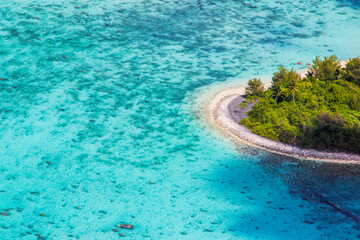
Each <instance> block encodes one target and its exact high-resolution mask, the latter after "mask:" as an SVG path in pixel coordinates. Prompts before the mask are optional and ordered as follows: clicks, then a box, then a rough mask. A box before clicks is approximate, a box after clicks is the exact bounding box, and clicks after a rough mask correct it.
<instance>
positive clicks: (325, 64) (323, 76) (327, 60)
mask: <svg viewBox="0 0 360 240" xmlns="http://www.w3.org/2000/svg"><path fill="white" fill-rule="evenodd" d="M313 63H314V64H313V66H312V67H311V68H310V69H309V71H308V73H307V76H313V77H315V78H317V79H319V80H329V81H334V80H336V79H338V76H339V74H340V68H341V65H340V62H339V60H338V58H337V57H336V56H335V55H332V56H330V57H324V60H321V59H320V57H319V56H316V58H315V60H314V61H313Z"/></svg>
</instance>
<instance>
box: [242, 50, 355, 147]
mask: <svg viewBox="0 0 360 240" xmlns="http://www.w3.org/2000/svg"><path fill="white" fill-rule="evenodd" d="M313 63H314V64H313V66H312V67H311V68H310V69H309V71H308V73H307V77H306V78H303V79H301V77H300V75H299V74H298V73H296V72H295V71H294V70H287V69H285V68H284V67H282V66H280V67H279V69H278V72H276V73H274V75H273V78H272V86H271V87H270V88H269V89H268V90H267V91H265V92H264V93H262V94H260V95H257V96H258V97H260V98H259V101H258V103H257V104H256V105H255V106H254V108H253V109H252V111H250V112H249V113H248V116H249V118H248V119H243V120H242V121H241V124H243V125H245V126H246V127H248V128H249V129H251V130H252V131H253V132H254V133H256V134H259V135H261V136H264V137H267V138H270V139H274V140H277V141H281V142H284V143H290V144H296V145H299V146H302V147H305V148H318V149H329V150H334V151H349V152H354V153H360V58H359V57H358V58H353V59H350V60H349V62H348V63H347V64H346V66H345V68H341V66H340V63H339V61H338V59H337V57H336V56H331V57H326V58H324V59H323V60H322V59H320V58H319V57H317V58H316V59H315V60H314V61H313ZM250 83H251V84H252V85H256V86H263V85H262V83H261V81H260V83H259V82H258V81H256V84H254V81H252V82H250V81H249V89H254V88H253V87H252V86H251V87H250ZM255 89H258V88H255ZM249 93H252V95H255V94H254V92H250V91H249Z"/></svg>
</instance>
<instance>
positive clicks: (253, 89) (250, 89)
mask: <svg viewBox="0 0 360 240" xmlns="http://www.w3.org/2000/svg"><path fill="white" fill-rule="evenodd" d="M264 93H265V86H264V83H262V82H261V80H260V79H258V78H253V79H250V80H249V81H248V86H247V87H246V88H245V94H247V95H250V96H257V97H261V96H263V95H264Z"/></svg>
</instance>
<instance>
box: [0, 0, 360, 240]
mask: <svg viewBox="0 0 360 240" xmlns="http://www.w3.org/2000/svg"><path fill="white" fill-rule="evenodd" d="M359 10H360V6H359V4H358V3H357V1H345V0H344V1H335V0H318V1H314V0H300V1H290V0H283V1H282V2H281V1H277V2H276V1H270V0H262V1H259V0H247V1H243V0H233V1H231V0H222V1H215V0H183V1H182V0H144V1H134V0H131V1H124V0H103V1H100V0H92V1H90V0H78V1H65V0H48V1H32V0H17V1H15V0H8V1H5V0H2V1H0V78H1V80H0V100H1V102H0V122H1V124H0V212H1V213H2V214H0V239H26V240H33V239H61V240H63V239H86V240H87V239H104V240H108V239H120V238H122V236H121V235H120V234H125V236H124V239H196V240H198V239H226V240H227V239H274V240H275V239H281V240H282V239H284V240H285V239H356V238H357V237H358V236H359V234H360V231H359V228H358V227H359V221H358V216H360V208H359V206H360V168H359V167H357V166H346V165H336V164H328V163H315V162H309V161H301V160H296V159H293V158H287V157H281V156H279V155H276V154H269V153H267V152H264V151H260V150H256V149H253V148H250V147H247V146H245V145H244V146H236V145H234V144H233V143H231V142H228V141H226V140H225V139H224V138H221V137H219V136H218V135H216V134H214V132H213V131H212V130H211V129H210V128H207V127H206V124H204V123H203V122H202V120H201V117H199V115H198V114H195V112H196V109H193V108H192V107H191V106H194V105H195V104H194V101H195V99H196V98H197V95H198V94H199V92H200V90H199V89H202V88H203V87H205V86H209V85H212V84H216V83H220V82H225V81H233V80H234V79H240V80H239V84H245V82H246V80H247V79H248V78H250V77H252V76H255V75H264V74H270V73H272V72H274V71H275V70H276V67H277V66H278V65H280V64H282V65H284V66H286V67H289V68H291V67H294V68H295V69H299V68H304V67H305V66H306V65H305V64H306V63H308V62H311V60H312V59H313V58H314V57H315V56H316V55H319V56H328V55H331V54H336V55H337V56H339V57H340V58H341V59H345V58H349V57H355V56H357V55H359V54H360V31H359V30H360V15H359ZM297 62H301V63H303V65H298V64H297ZM334 206H337V208H336V207H334ZM7 215H8V216H7ZM41 215H43V216H41ZM123 223H127V224H132V225H134V226H135V228H134V229H133V230H127V229H120V228H118V227H116V225H117V224H123ZM114 228H116V229H119V231H118V232H115V231H113V229H114Z"/></svg>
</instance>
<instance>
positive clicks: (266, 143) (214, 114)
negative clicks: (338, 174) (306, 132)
mask: <svg viewBox="0 0 360 240" xmlns="http://www.w3.org/2000/svg"><path fill="white" fill-rule="evenodd" d="M341 64H342V65H344V64H345V61H342V62H341ZM306 72H307V71H306V70H303V71H301V72H300V73H301V75H302V76H305V74H306ZM265 82H266V85H265V86H266V87H269V86H270V82H268V81H265ZM244 94H245V87H231V88H228V89H224V90H221V91H218V92H217V93H216V94H213V97H212V98H211V100H210V101H209V102H208V105H207V107H206V108H205V111H206V113H205V115H206V118H207V121H208V122H210V123H212V124H213V125H214V126H215V127H216V128H217V129H218V130H220V131H221V132H222V133H224V134H226V135H227V136H230V137H232V138H233V139H234V140H236V141H241V142H243V143H246V144H249V145H251V146H254V147H258V148H261V149H265V150H268V151H271V152H276V153H279V154H285V155H288V156H293V157H298V158H301V159H308V160H317V161H326V162H337V163H357V164H360V156H359V155H356V154H350V153H341V152H329V151H320V150H315V149H303V148H301V147H298V146H295V145H290V144H284V143H281V142H278V141H274V140H270V139H267V138H264V137H261V136H259V135H257V134H254V133H252V132H251V131H250V130H249V129H248V128H246V127H245V126H242V125H240V124H239V121H240V120H241V118H244V116H239V114H240V115H241V114H246V113H244V112H242V113H240V112H239V110H240V109H239V108H238V105H239V104H240V103H241V102H242V101H243V100H244V98H243V95H244Z"/></svg>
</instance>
